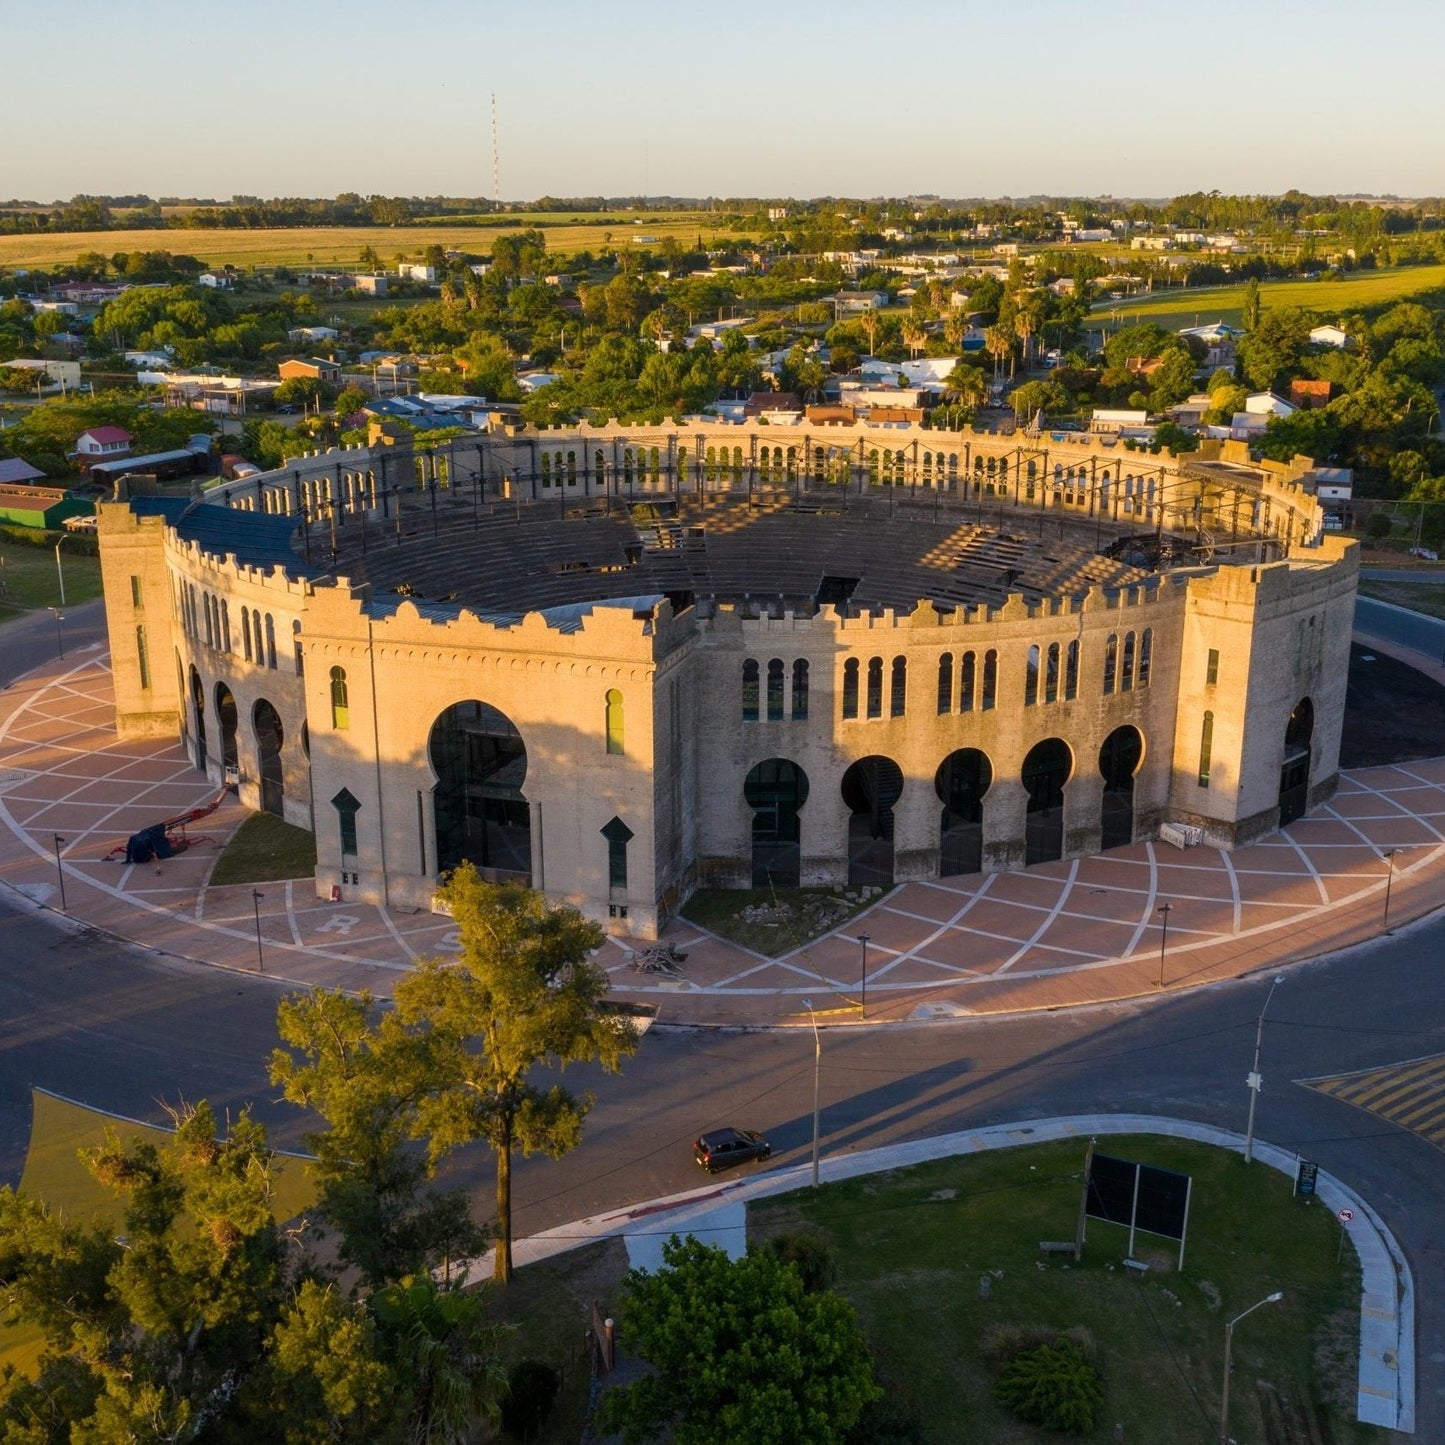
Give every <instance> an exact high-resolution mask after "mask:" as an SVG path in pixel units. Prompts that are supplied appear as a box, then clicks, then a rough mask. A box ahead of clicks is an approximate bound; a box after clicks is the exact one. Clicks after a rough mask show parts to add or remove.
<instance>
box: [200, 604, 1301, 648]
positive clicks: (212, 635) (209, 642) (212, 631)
mask: <svg viewBox="0 0 1445 1445" xmlns="http://www.w3.org/2000/svg"><path fill="white" fill-rule="evenodd" d="M201 601H202V602H203V603H204V605H205V610H206V646H207V647H214V646H215V645H216V618H215V606H216V599H215V598H214V597H212V596H211V594H210V593H209V592H203V593H202V594H201ZM1300 626H1301V627H1303V626H1304V624H1303V623H1301V624H1300ZM1298 654H1299V649H1298V647H1296V649H1295V655H1296V657H1298Z"/></svg>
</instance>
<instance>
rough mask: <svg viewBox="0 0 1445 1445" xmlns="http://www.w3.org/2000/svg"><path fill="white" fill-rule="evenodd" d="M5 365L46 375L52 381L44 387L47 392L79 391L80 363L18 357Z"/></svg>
mask: <svg viewBox="0 0 1445 1445" xmlns="http://www.w3.org/2000/svg"><path fill="white" fill-rule="evenodd" d="M3 365H5V366H7V367H10V368H12V369H13V370H15V371H33V372H34V373H35V374H36V375H37V376H39V375H42V374H43V375H45V376H47V377H49V378H50V380H49V381H48V382H47V383H46V384H45V385H44V386H43V388H42V390H45V391H79V390H80V363H79V362H78V361H38V360H35V359H33V358H31V357H17V358H16V359H15V360H14V361H7V362H4V363H3Z"/></svg>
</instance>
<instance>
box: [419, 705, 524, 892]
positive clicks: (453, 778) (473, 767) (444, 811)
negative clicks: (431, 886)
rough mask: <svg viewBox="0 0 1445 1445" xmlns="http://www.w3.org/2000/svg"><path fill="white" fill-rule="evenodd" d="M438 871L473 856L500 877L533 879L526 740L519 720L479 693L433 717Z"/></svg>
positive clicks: (430, 749)
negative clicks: (526, 792)
mask: <svg viewBox="0 0 1445 1445" xmlns="http://www.w3.org/2000/svg"><path fill="white" fill-rule="evenodd" d="M427 754H428V756H429V757H430V759H431V765H432V770H433V771H434V772H435V773H436V779H437V780H436V786H435V788H434V789H433V790H432V808H433V813H434V815H435V819H436V859H437V871H438V872H439V873H448V872H450V871H451V870H452V869H453V868H455V867H456V866H457V865H458V864H459V863H461V862H463V861H465V862H469V863H472V864H473V865H474V866H475V867H476V868H477V870H478V872H480V873H481V875H482V876H483V877H484V878H486V879H488V880H489V881H491V882H494V883H523V884H526V885H528V886H530V885H531V882H532V810H531V808H530V806H529V805H528V803H527V799H526V797H525V796H524V795H523V793H522V785H523V783H525V782H526V779H527V748H526V745H525V744H524V743H523V742H522V735H521V733H519V732H518V731H517V728H516V726H515V724H514V723H513V722H512V720H511V719H510V718H509V717H507V716H506V714H505V713H502V712H499V711H498V710H497V709H496V708H494V707H491V706H490V705H489V704H487V703H484V702H477V701H476V700H475V699H473V700H471V701H469V702H459V703H454V704H453V705H452V706H451V707H449V708H448V709H447V710H446V711H445V712H444V713H442V715H441V716H440V717H439V718H438V719H437V720H436V722H435V723H433V724H432V730H431V736H430V738H429V739H428V741H427Z"/></svg>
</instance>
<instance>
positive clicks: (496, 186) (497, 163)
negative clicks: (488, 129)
mask: <svg viewBox="0 0 1445 1445" xmlns="http://www.w3.org/2000/svg"><path fill="white" fill-rule="evenodd" d="M492 200H493V202H494V203H495V204H496V205H497V207H498V208H500V207H501V204H502V152H501V148H500V147H499V146H498V144H497V92H496V91H495V90H494V91H493V92H492Z"/></svg>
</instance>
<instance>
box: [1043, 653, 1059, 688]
mask: <svg viewBox="0 0 1445 1445" xmlns="http://www.w3.org/2000/svg"><path fill="white" fill-rule="evenodd" d="M1058 700H1059V644H1058V643H1057V642H1051V643H1049V650H1048V654H1047V656H1046V658H1045V661H1044V701H1045V702H1058Z"/></svg>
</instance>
